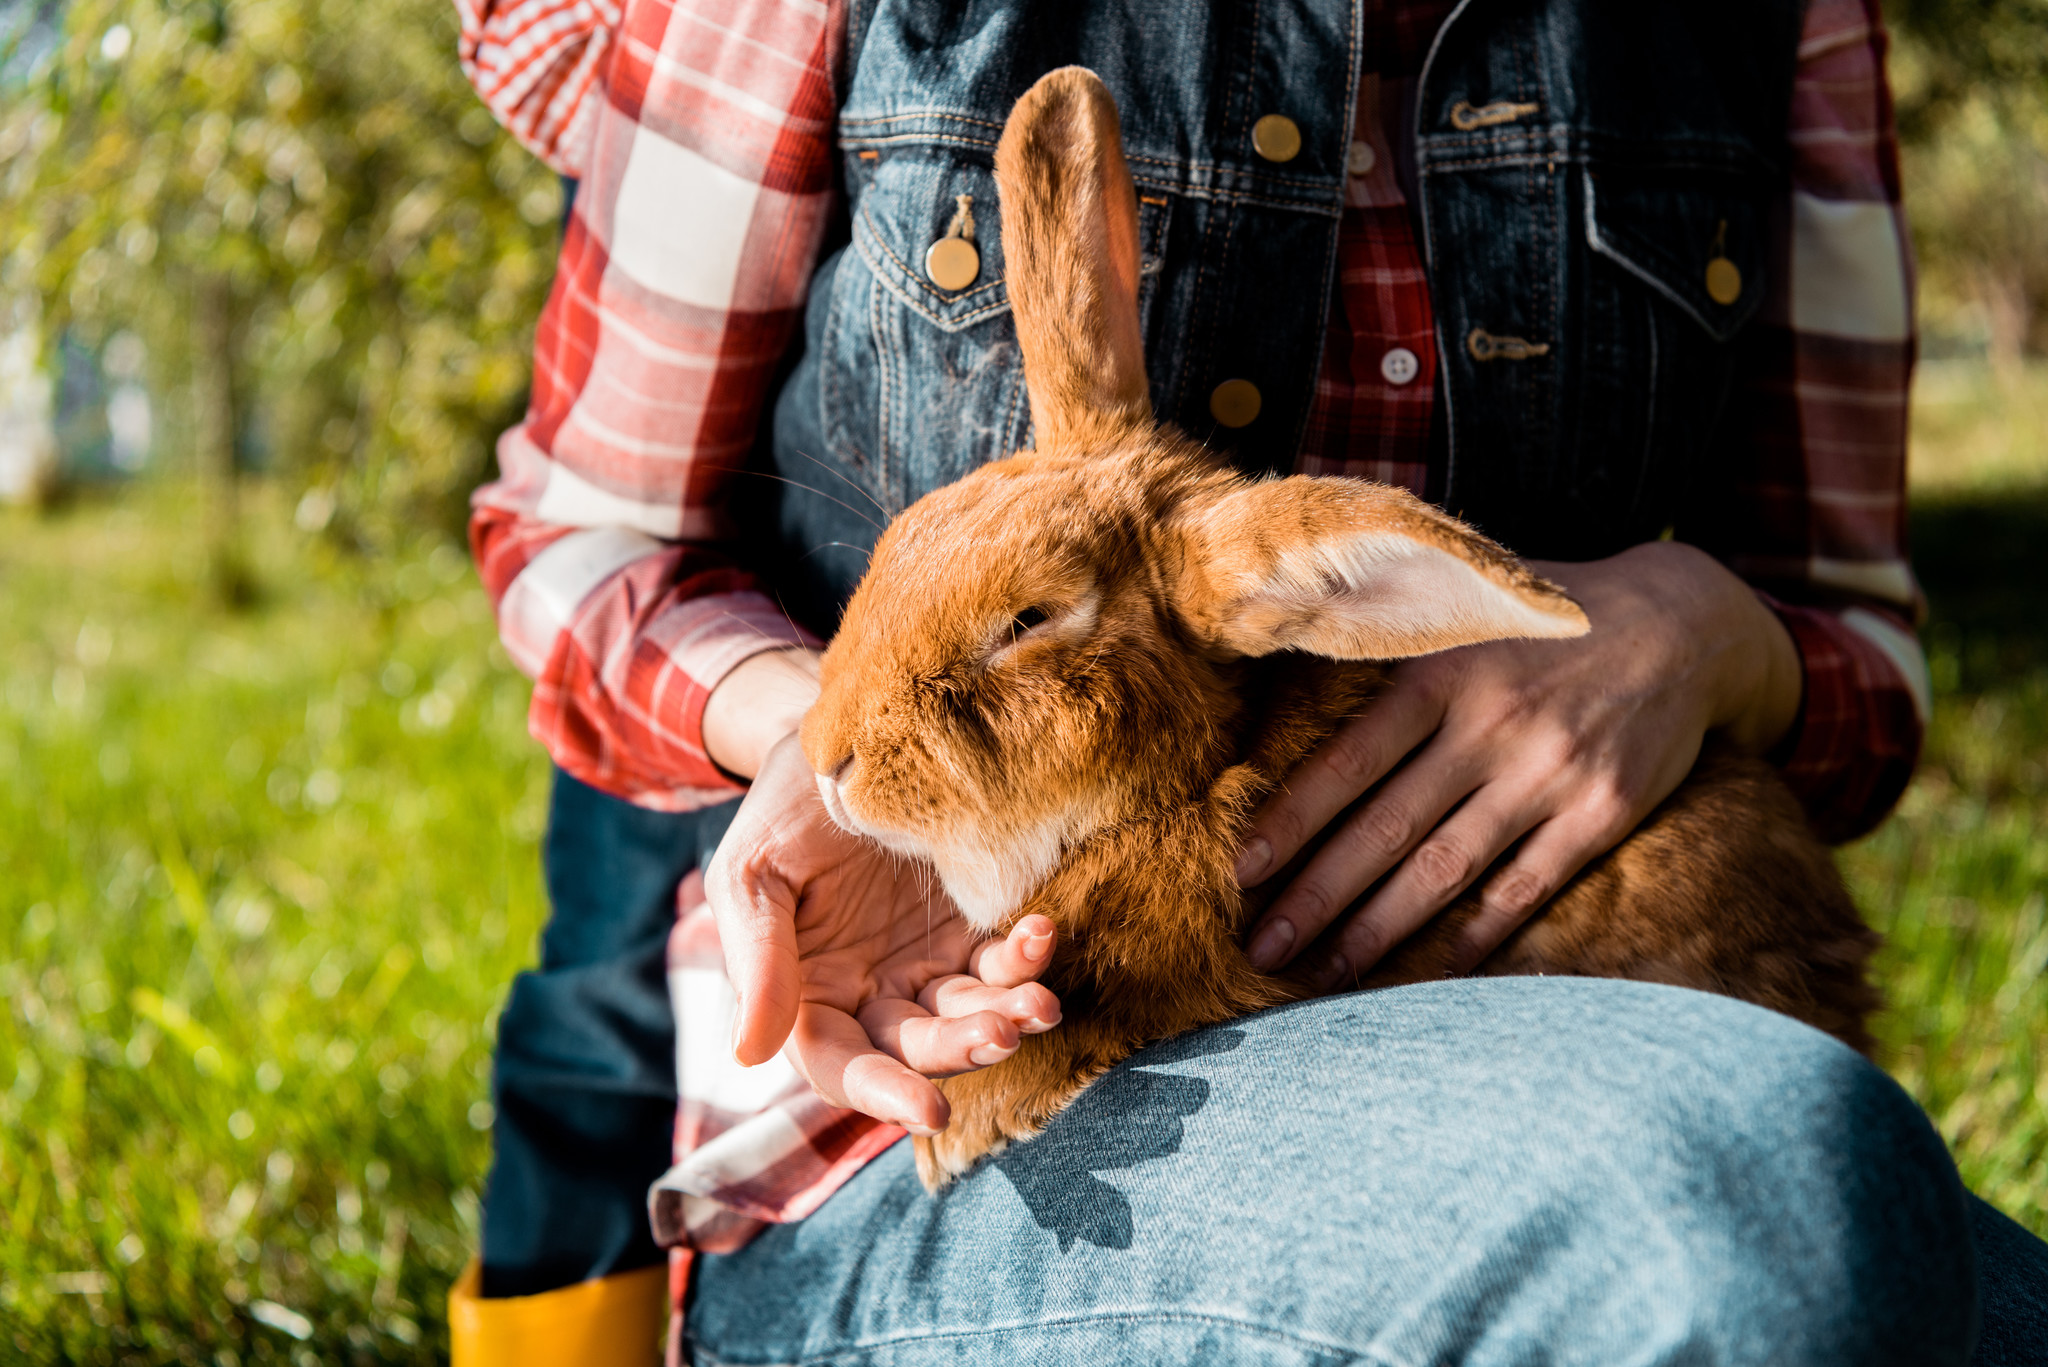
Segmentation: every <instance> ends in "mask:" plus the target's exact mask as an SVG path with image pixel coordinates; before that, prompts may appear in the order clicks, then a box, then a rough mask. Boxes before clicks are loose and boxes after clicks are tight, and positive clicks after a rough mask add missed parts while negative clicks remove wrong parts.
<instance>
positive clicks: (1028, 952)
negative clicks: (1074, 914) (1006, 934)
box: [1024, 935, 1052, 959]
mask: <svg viewBox="0 0 2048 1367" xmlns="http://www.w3.org/2000/svg"><path fill="white" fill-rule="evenodd" d="M1050 953H1052V936H1050V935H1027V936H1025V937H1024V957H1025V958H1027V959H1043V958H1044V957H1045V956H1046V955H1048V954H1050Z"/></svg>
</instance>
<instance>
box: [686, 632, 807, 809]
mask: <svg viewBox="0 0 2048 1367" xmlns="http://www.w3.org/2000/svg"><path fill="white" fill-rule="evenodd" d="M821 653H822V652H820V651H818V650H815V649H811V648H809V647H805V646H791V647H788V648H785V649H782V650H767V651H762V652H761V653H760V654H758V655H750V656H748V657H747V658H746V659H744V660H742V661H740V662H739V663H738V664H737V665H734V666H733V667H732V669H731V670H730V671H729V672H728V673H727V674H726V676H725V677H724V678H723V679H720V680H719V681H718V684H717V685H716V686H715V687H714V688H713V689H712V690H711V696H710V697H709V698H707V699H706V700H705V703H704V721H703V734H704V753H705V754H707V755H709V756H710V757H711V762H712V763H713V764H716V765H717V766H718V767H719V768H721V769H723V770H725V771H726V772H727V773H729V774H731V775H733V776H734V777H736V778H743V779H752V778H753V777H754V776H755V775H756V774H758V773H760V772H761V764H762V761H763V760H765V759H766V758H767V756H768V752H769V751H770V750H772V749H774V748H775V746H776V745H777V744H778V743H779V742H780V741H782V740H783V739H784V738H785V737H787V736H789V735H791V734H792V733H794V732H795V731H796V729H797V728H798V727H799V726H801V725H802V724H803V719H804V713H805V712H807V711H809V710H810V706H811V704H812V703H814V702H816V701H817V700H818V657H819V655H820V654H821Z"/></svg>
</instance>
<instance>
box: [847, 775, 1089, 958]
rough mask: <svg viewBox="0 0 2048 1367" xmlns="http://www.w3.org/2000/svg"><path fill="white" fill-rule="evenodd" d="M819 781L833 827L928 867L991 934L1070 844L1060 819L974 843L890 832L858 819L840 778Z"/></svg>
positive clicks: (966, 836) (968, 835)
mask: <svg viewBox="0 0 2048 1367" xmlns="http://www.w3.org/2000/svg"><path fill="white" fill-rule="evenodd" d="M816 777H817V780H818V796H819V798H820V799H821V800H822V801H823V802H824V804H825V815H827V816H828V817H830V818H831V819H832V823H833V824H834V825H836V826H838V827H839V828H840V829H841V830H843V831H847V832H849V833H850V834H853V835H858V836H865V837H866V838H867V839H869V840H872V841H874V842H875V843H876V844H878V845H880V846H881V847H882V848H884V849H886V850H892V851H894V852H895V853H897V854H901V855H907V856H909V857H910V858H913V859H920V860H923V861H925V862H926V863H929V864H930V865H931V866H932V868H933V870H934V871H936V872H937V873H938V875H939V882H940V884H941V885H942V886H944V888H945V889H946V895H947V896H949V897H951V898H952V899H953V901H954V903H955V904H956V905H957V906H958V907H959V908H960V911H961V914H962V915H963V916H965V917H966V919H967V922H968V924H970V925H972V926H974V927H975V929H977V930H980V931H982V932H984V933H986V934H991V935H992V934H994V933H996V931H998V930H999V929H1000V928H1001V927H1002V925H1003V922H1004V921H1006V920H1007V919H1008V918H1009V916H1010V914H1011V913H1012V912H1014V911H1016V910H1017V908H1019V907H1021V906H1023V905H1024V903H1025V901H1026V899H1028V898H1029V897H1030V896H1031V894H1032V893H1033V892H1036V891H1037V890H1038V886H1039V884H1041V883H1043V882H1044V881H1045V879H1046V875H1048V874H1050V873H1051V872H1052V871H1053V869H1054V868H1055V867H1057V866H1058V864H1059V862H1060V856H1061V855H1062V854H1064V853H1065V851H1066V849H1067V846H1068V844H1069V843H1070V836H1071V834H1072V832H1071V831H1070V830H1069V829H1068V827H1069V826H1070V824H1071V823H1069V822H1065V821H1057V820H1055V821H1045V822H1040V823H1039V824H1038V825H1036V826H1035V827H1030V828H1026V829H1012V830H1010V831H1008V832H1007V833H1006V834H1007V836H1008V838H1007V839H1005V840H1001V841H996V840H990V839H975V838H974V833H973V832H970V831H967V830H965V829H962V830H960V831H958V832H956V833H954V834H956V835H957V836H958V837H963V838H956V839H948V840H932V839H927V838H925V837H922V836H918V835H911V834H907V833H905V832H903V831H896V830H890V829H888V828H887V827H882V826H876V825H873V824H871V823H869V822H866V821H862V820H861V819H860V818H858V817H857V816H855V815H854V814H853V811H852V809H851V808H850V807H848V805H847V802H846V797H845V794H843V793H842V792H841V791H840V785H839V783H838V782H837V781H836V780H835V779H832V778H830V777H828V776H826V775H824V774H819V775H817V776H816Z"/></svg>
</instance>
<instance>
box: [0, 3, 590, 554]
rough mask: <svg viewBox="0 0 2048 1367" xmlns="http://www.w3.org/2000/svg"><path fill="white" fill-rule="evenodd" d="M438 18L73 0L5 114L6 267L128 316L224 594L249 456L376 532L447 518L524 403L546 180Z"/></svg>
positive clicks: (113, 321)
mask: <svg viewBox="0 0 2048 1367" xmlns="http://www.w3.org/2000/svg"><path fill="white" fill-rule="evenodd" d="M455 38H456V23H455V14H454V10H453V6H452V5H450V4H449V3H448V0H76V3H74V4H72V5H71V6H70V8H69V9H68V11H67V12H66V14H65V16H64V33H63V40H62V42H61V44H59V45H58V47H57V48H56V50H55V51H54V52H53V53H52V54H50V56H49V57H48V58H46V59H45V60H44V61H43V62H41V63H40V64H38V66H37V67H36V68H35V69H33V70H32V71H30V72H29V73H28V74H27V75H26V77H25V78H24V79H23V82H22V89H21V90H20V91H18V92H17V93H16V95H15V96H14V97H13V98H10V100H9V101H8V102H7V105H8V107H7V108H6V110H5V112H4V113H0V291H4V290H14V291H24V290H26V291H32V292H34V293H35V294H37V295H39V296H40V297H41V303H42V315H43V323H44V327H45V335H46V337H50V338H55V337H57V336H60V335H63V334H65V333H66V332H69V333H71V334H73V335H76V336H81V337H84V338H85V339H87V340H88V341H90V340H93V339H95V338H97V337H99V336H103V335H105V334H107V333H109V332H112V331H113V330H115V329H116V328H127V329H132V330H134V331H136V332H138V333H140V334H141V335H142V336H143V338H144V339H145V341H146V342H147V343H148V355H149V357H150V358H151V367H152V372H153V373H152V375H151V381H152V387H153V388H154V389H155V390H156V392H157V393H158V394H159V395H160V396H163V397H164V398H166V399H168V400H169V401H170V402H169V404H168V405H167V406H168V408H169V410H170V411H169V413H168V414H167V415H166V416H167V418H168V419H169V421H167V422H166V424H165V426H166V427H168V428H170V429H171V430H172V434H173V438H174V442H173V444H175V445H178V446H180V447H182V449H183V450H185V451H186V452H187V454H188V457H189V458H190V462H191V467H192V468H193V469H194V470H195V472H198V473H200V474H201V475H202V477H204V478H205V479H206V480H207V482H208V484H209V486H210V487H211V489H212V490H213V497H212V499H211V500H210V502H211V506H212V508H213V512H212V514H211V515H210V518H209V522H208V525H209V527H210V528H211V533H210V535H211V536H212V538H213V541H212V549H213V551H214V561H215V566H216V569H217V571H218V572H219V574H220V576H221V582H222V585H223V587H225V588H227V589H229V590H230V591H231V592H232V591H234V589H235V587H236V585H237V584H238V582H239V580H238V576H239V570H238V568H237V561H236V559H235V556H234V552H233V534H232V526H233V506H234V489H233V486H234V481H235V478H236V472H237V471H238V470H239V469H241V468H243V467H245V466H247V465H248V464H250V463H251V462H252V460H257V459H266V460H268V461H269V462H270V463H271V464H272V465H273V466H274V467H275V468H277V469H278V470H280V471H281V472H283V473H285V474H287V475H288V476H289V477H291V478H293V479H295V480H298V481H301V482H302V483H303V485H304V487H305V489H306V490H307V491H308V494H307V497H306V499H305V500H304V501H302V503H301V504H300V522H301V524H302V525H304V526H307V527H308V529H309V530H310V529H318V528H320V527H323V526H328V525H329V524H330V519H332V523H331V525H332V530H334V531H335V532H336V533H337V534H339V535H341V536H342V537H344V538H345V539H347V540H350V541H352V542H355V543H357V544H360V545H362V546H364V547H365V548H367V549H382V548H387V547H388V546H389V545H391V544H392V543H393V542H394V541H396V540H399V539H402V538H404V537H406V536H407V535H409V534H411V532H412V531H414V530H415V529H419V528H422V527H437V528H444V529H449V530H453V529H455V528H457V527H459V526H460V521H461V515H462V507H463V500H464V497H465V495H466V494H467V492H468V490H469V489H470V488H471V487H472V486H473V485H474V484H475V483H476V482H477V480H478V479H479V478H480V477H481V476H482V474H483V473H484V472H485V471H486V470H487V469H488V463H489V458H490V457H489V450H490V442H491V440H492V439H493V438H494V437H495V436H496V434H497V432H498V431H499V430H500V429H502V428H503V427H504V426H506V425H508V424H509V423H510V422H511V421H512V420H513V419H515V418H516V417H517V415H518V410H519V405H520V403H521V400H522V397H523V395H524V393H525V389H526V384H527V375H528V365H529V359H530V357H529V348H530V344H531V336H532V326H533V320H534V318H535V316H536V315H537V314H538V312H539V309H540V304H541V300H542V297H543V295H544V294H545V291H546V288H547V284H548V279H549V275H550V267H551V265H552V258H553V251H554V245H555V222H556V219H557V216H558V214H559V212H560V188H559V185H558V183H557V182H556V180H555V178H554V176H553V175H552V174H551V173H549V172H548V171H547V170H546V169H545V168H544V167H542V166H541V165H540V164H539V163H538V162H536V161H534V160H533V159H532V158H531V157H529V156H528V155H527V154H526V153H525V152H524V151H522V150H521V149H520V148H519V147H518V146H517V145H516V144H515V143H513V142H512V141H511V140H510V139H509V138H508V137H506V136H505V135H504V134H502V133H501V132H500V131H499V129H498V128H497V126H496V124H495V123H494V122H493V121H492V120H491V118H490V116H489V114H488V113H487V112H486V111H485V110H484V108H483V107H482V106H481V104H479V103H478V101H477V100H476V98H475V96H474V95H473V94H472V93H471V91H470V89H469V87H468V85H467V84H466V82H465V81H464V80H463V77H462V73H461V71H460V69H459V68H458V66H457V64H456V59H455ZM259 434H260V437H259ZM178 438H182V440H177V439H178Z"/></svg>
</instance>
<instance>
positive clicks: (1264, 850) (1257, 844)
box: [1236, 835, 1273, 888]
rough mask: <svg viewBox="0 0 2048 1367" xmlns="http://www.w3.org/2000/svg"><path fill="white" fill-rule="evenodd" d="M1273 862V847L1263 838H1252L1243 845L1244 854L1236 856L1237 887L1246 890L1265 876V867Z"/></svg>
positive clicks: (1256, 836)
mask: <svg viewBox="0 0 2048 1367" xmlns="http://www.w3.org/2000/svg"><path fill="white" fill-rule="evenodd" d="M1272 862H1273V847H1272V846H1271V845H1268V844H1267V843H1266V839H1265V837H1264V836H1258V835H1255V836H1253V837H1252V838H1251V839H1250V840H1247V841H1245V843H1244V852H1243V853H1242V854H1240V855H1238V856H1237V870H1236V872H1237V885H1238V886H1239V887H1241V888H1248V887H1250V886H1251V885H1252V884H1254V883H1256V882H1258V881H1259V879H1260V878H1261V877H1263V876H1264V875H1265V872H1266V865H1268V864H1270V863H1272Z"/></svg>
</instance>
